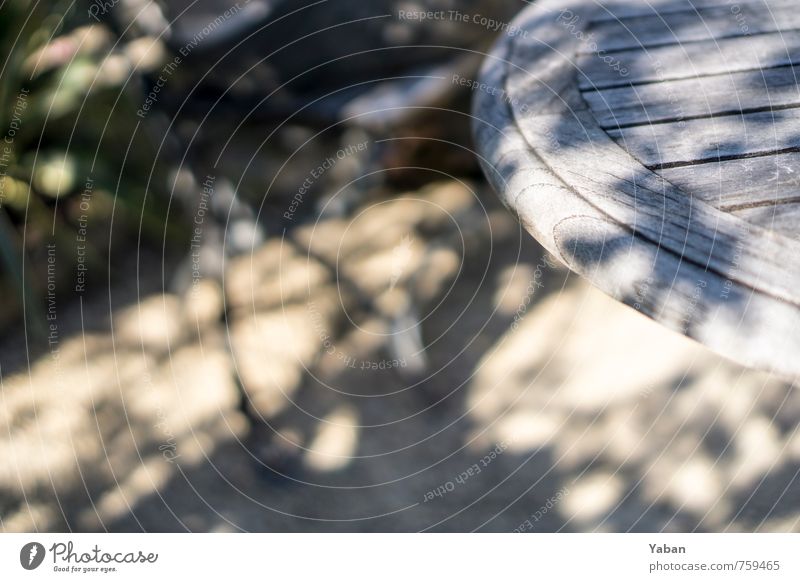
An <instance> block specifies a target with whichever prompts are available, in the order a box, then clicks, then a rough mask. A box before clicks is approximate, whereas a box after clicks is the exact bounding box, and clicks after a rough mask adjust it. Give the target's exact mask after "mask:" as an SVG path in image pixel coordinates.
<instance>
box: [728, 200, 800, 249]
mask: <svg viewBox="0 0 800 582" xmlns="http://www.w3.org/2000/svg"><path fill="white" fill-rule="evenodd" d="M734 214H735V215H736V216H739V217H740V218H743V219H744V220H746V221H747V222H749V223H751V224H755V225H758V226H760V227H762V228H766V229H768V230H772V231H774V232H779V233H781V234H782V235H784V236H787V237H789V238H792V239H795V240H800V203H797V202H795V203H792V204H775V205H768V206H762V207H758V208H743V209H741V210H737V211H735V212H734Z"/></svg>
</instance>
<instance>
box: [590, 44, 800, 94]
mask: <svg viewBox="0 0 800 582" xmlns="http://www.w3.org/2000/svg"><path fill="white" fill-rule="evenodd" d="M603 58H604V59H605V60H603ZM578 62H579V67H580V69H581V72H582V74H581V75H579V77H578V84H579V86H580V88H581V89H604V88H608V87H624V86H627V85H636V84H640V83H655V82H663V81H670V80H675V79H691V78H697V77H703V76H707V75H720V74H723V73H734V72H738V71H753V70H761V69H765V68H771V67H779V66H784V65H793V64H800V32H798V31H789V32H782V33H773V34H765V35H760V36H749V37H738V38H730V39H723V40H719V41H716V40H712V41H703V42H696V43H688V44H685V45H671V46H665V47H659V48H654V49H647V50H628V51H620V52H615V53H611V54H605V55H597V54H590V55H580V56H579V57H578Z"/></svg>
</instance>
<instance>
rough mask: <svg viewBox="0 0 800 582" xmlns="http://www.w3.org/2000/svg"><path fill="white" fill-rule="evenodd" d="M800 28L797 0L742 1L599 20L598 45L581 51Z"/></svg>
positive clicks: (595, 39)
mask: <svg viewBox="0 0 800 582" xmlns="http://www.w3.org/2000/svg"><path fill="white" fill-rule="evenodd" d="M798 27H800V12H798V10H797V2H796V0H771V1H769V2H765V1H764V0H754V1H751V2H741V1H739V2H736V3H735V4H734V3H723V4H721V5H715V6H699V7H693V8H689V9H684V10H682V11H675V12H669V13H664V12H663V11H659V13H655V12H651V13H650V14H649V15H639V16H636V17H624V18H620V19H617V20H604V21H600V22H596V23H595V25H594V26H593V27H592V33H593V35H594V36H593V40H594V43H596V45H597V48H594V47H592V48H589V47H588V46H587V44H586V43H584V45H583V46H582V47H581V48H580V52H581V53H591V52H594V51H596V50H598V49H599V50H604V51H614V50H624V49H637V48H645V47H647V48H650V47H656V46H661V45H669V44H675V43H687V42H697V41H702V40H711V39H723V38H731V37H739V36H743V35H748V34H763V33H766V32H776V31H778V30H788V29H791V28H798Z"/></svg>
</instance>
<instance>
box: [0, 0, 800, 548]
mask: <svg viewBox="0 0 800 582" xmlns="http://www.w3.org/2000/svg"><path fill="white" fill-rule="evenodd" d="M526 5H527V3H526V2H520V1H517V0H507V1H498V0H461V1H458V2H456V1H448V0H416V1H395V0H372V1H371V2H357V1H355V0H319V1H315V2H311V1H308V0H250V1H249V2H245V1H244V0H242V1H240V2H239V3H233V2H226V1H222V0H195V1H192V0H179V1H172V2H169V3H166V2H165V3H160V2H154V1H151V0H95V1H93V2H85V1H80V2H78V1H70V2H67V1H64V2H58V1H52V0H51V1H48V2H42V1H39V2H34V1H32V0H31V1H27V0H7V1H6V2H4V3H2V4H0V14H1V15H2V17H1V18H0V46H2V56H3V64H2V68H1V69H0V103H2V105H0V132H2V134H3V137H2V142H0V251H1V253H0V267H1V277H0V285H2V291H3V295H2V296H3V301H2V302H0V322H2V328H0V329H2V339H0V528H2V529H3V530H5V531H43V532H44V531H348V532H350V531H420V530H434V531H473V530H479V531H546V532H550V531H694V530H697V531H729V530H730V531H750V530H764V531H785V530H795V529H797V526H798V520H800V482H798V474H799V473H800V436H798V434H797V428H796V427H797V423H796V418H797V416H798V413H799V412H800V396H798V394H797V393H796V392H795V391H794V388H793V386H792V385H790V384H789V383H787V382H785V381H783V380H781V379H780V378H777V377H773V376H770V375H767V374H764V373H761V372H755V371H750V370H746V369H743V368H741V367H738V366H736V365H734V364H731V363H729V362H727V361H724V360H722V359H721V358H719V357H717V356H715V355H713V354H711V353H710V352H708V351H706V350H705V349H704V348H702V347H701V346H699V345H698V344H695V343H693V342H691V341H690V340H688V339H685V338H683V337H681V336H678V335H675V334H673V333H671V332H669V331H666V330H663V329H662V328H660V327H659V326H657V325H656V324H654V323H652V322H651V321H649V320H648V319H646V318H644V317H643V316H641V315H639V314H638V313H636V312H634V311H633V310H630V309H628V308H626V307H623V306H621V305H619V304H617V303H616V302H614V301H613V300H611V299H609V298H607V297H605V296H604V295H602V294H601V293H600V292H598V291H596V290H594V289H593V288H591V287H590V286H589V285H588V284H587V283H585V282H583V281H582V280H580V279H579V278H577V277H574V276H571V275H570V274H569V273H568V272H567V271H566V270H565V269H564V268H563V267H562V266H561V265H560V264H559V262H558V260H557V259H556V258H555V257H552V256H549V255H548V254H547V253H546V252H545V251H544V250H543V249H542V248H541V247H540V246H539V245H538V244H536V242H535V241H534V240H533V239H532V238H531V237H530V236H529V235H527V234H526V233H525V232H524V231H523V230H522V229H521V227H520V226H519V224H518V223H517V221H516V220H515V218H514V217H513V216H512V215H511V214H510V213H509V212H508V211H507V210H505V209H504V208H503V207H502V206H501V205H500V204H499V203H498V201H497V199H496V197H495V195H494V193H493V192H492V191H491V190H490V188H489V187H488V185H487V184H486V183H485V181H484V179H483V177H482V175H481V172H480V168H479V166H478V164H477V158H476V154H475V151H474V150H475V148H474V146H473V143H472V141H471V137H470V135H471V134H470V126H471V123H472V119H471V117H470V101H471V97H472V94H471V87H472V86H473V82H474V81H475V79H476V78H477V75H478V72H477V71H478V68H479V66H480V63H481V62H482V60H483V59H484V57H485V54H486V52H487V51H488V49H489V47H490V46H491V44H492V42H493V41H494V40H495V39H496V38H497V37H498V35H501V34H509V33H512V32H513V29H511V28H509V26H510V24H509V23H510V21H511V19H512V18H513V15H514V14H516V13H517V12H518V11H519V10H521V9H523V8H524V7H525V6H526ZM478 90H481V89H478Z"/></svg>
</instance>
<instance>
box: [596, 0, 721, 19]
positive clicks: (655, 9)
mask: <svg viewBox="0 0 800 582" xmlns="http://www.w3.org/2000/svg"><path fill="white" fill-rule="evenodd" d="M598 4H600V5H601V6H602V8H603V9H602V11H600V12H598V14H597V15H596V16H595V18H594V21H595V22H605V21H613V22H616V21H617V20H619V19H620V18H640V17H643V16H651V15H653V14H661V15H662V16H663V15H666V14H672V13H674V12H686V11H694V10H697V9H699V8H704V7H709V6H724V5H726V4H729V2H728V1H727V0H648V1H646V2H644V1H641V2H631V1H630V0H599V2H598Z"/></svg>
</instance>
